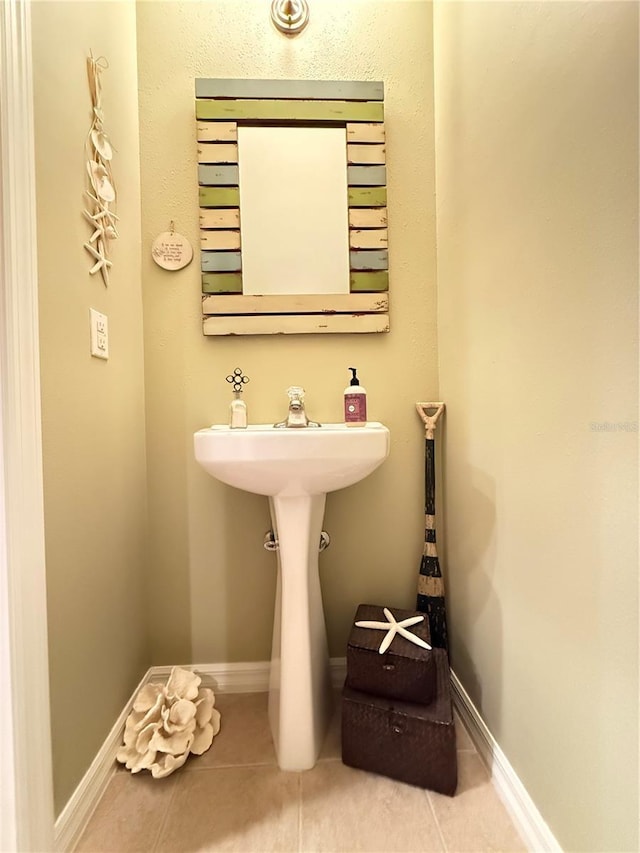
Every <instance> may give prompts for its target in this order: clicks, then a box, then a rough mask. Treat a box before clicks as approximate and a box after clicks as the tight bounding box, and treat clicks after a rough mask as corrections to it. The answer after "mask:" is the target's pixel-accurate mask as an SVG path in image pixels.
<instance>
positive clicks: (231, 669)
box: [55, 658, 562, 853]
mask: <svg viewBox="0 0 640 853" xmlns="http://www.w3.org/2000/svg"><path fill="white" fill-rule="evenodd" d="M330 664H331V681H332V684H333V686H334V688H337V687H342V685H343V684H344V679H345V676H346V671H347V665H346V658H331V661H330ZM269 666H270V664H269V661H255V662H250V663H212V664H193V665H189V666H185V667H184V668H185V669H190V670H193V671H194V672H197V673H198V675H200V676H201V677H202V683H203V685H204V686H210V687H212V688H213V689H214V691H216V692H218V693H261V692H264V691H266V690H268V689H269ZM170 672H171V667H170V666H153V667H151V669H149V670H148V671H147V672H146V673H145V675H144V677H143V678H142V680H141V681H140V684H138V686H137V687H136V689H135V690H134V692H133V693H132V695H131V698H130V699H129V701H128V702H127V704H126V706H125V708H124V709H123V711H122V713H121V714H120V716H119V717H118V719H117V721H116V723H115V725H114V726H113V728H112V729H111V731H110V732H109V734H108V736H107V738H106V740H105V742H104V743H103V744H102V747H101V748H100V750H99V752H98V754H97V755H96V757H95V758H94V760H93V761H92V763H91V766H90V767H89V769H88V770H87V772H86V773H85V775H84V776H83V778H82V781H81V782H80V784H79V785H78V787H77V788H76V790H75V791H74V793H73V795H72V796H71V798H70V799H69V802H68V803H67V804H66V806H65V807H64V809H63V810H62V812H61V814H60V816H59V817H58V819H57V820H56V823H55V850H56V853H65V851H70V850H73V848H74V847H75V845H76V844H77V842H78V839H79V838H80V835H81V834H82V831H83V829H84V827H85V826H86V824H87V822H88V820H89V818H90V817H91V815H92V814H93V811H94V809H95V808H96V806H97V805H98V802H99V801H100V798H101V797H102V795H103V794H104V792H105V789H106V787H107V785H108V784H109V780H110V779H111V776H112V775H113V773H114V770H115V769H116V753H117V751H118V749H119V748H120V745H121V744H122V737H123V733H124V724H125V721H126V719H127V717H128V716H129V714H130V712H131V708H132V706H133V700H134V699H135V697H136V696H137V695H138V692H139V691H140V689H141V688H142V687H144V685H145V684H148V683H149V682H158V681H164V680H166V678H167V677H168V676H169V673H170ZM451 687H452V691H453V703H454V705H455V707H456V710H457V711H458V713H459V715H460V717H461V719H462V722H463V723H464V725H465V726H466V728H467V730H468V732H469V735H470V737H471V739H472V741H473V743H474V745H475V747H476V749H477V750H478V753H479V755H480V757H481V758H482V760H483V762H484V763H485V764H486V766H487V768H488V769H489V771H490V773H491V778H492V781H493V784H494V786H495V788H496V790H497V792H498V794H499V795H500V797H501V799H502V801H503V802H504V804H505V806H506V808H507V810H508V811H509V814H510V816H511V818H512V820H513V821H514V823H515V824H516V826H517V827H518V829H519V831H520V834H521V835H522V837H523V840H524V841H525V842H526V844H527V846H528V847H529V849H530V850H532V851H539V853H543V851H544V853H562V848H561V847H560V845H559V844H558V842H557V841H556V839H555V838H554V836H553V834H552V832H551V830H550V829H549V827H548V826H547V824H546V823H545V822H544V820H543V818H542V816H541V815H540V812H539V811H538V809H537V808H536V806H535V804H534V802H533V800H532V799H531V797H530V796H529V794H528V793H527V791H526V789H525V787H524V785H523V784H522V782H521V781H520V779H519V778H518V776H517V774H516V773H515V771H514V769H513V768H512V767H511V765H510V764H509V762H508V761H507V758H506V756H505V754H504V753H503V752H502V750H501V749H500V747H499V746H498V744H497V742H496V740H495V738H494V737H493V735H492V734H491V732H490V731H489V729H488V728H487V726H486V723H485V722H484V720H483V719H482V717H481V716H480V714H479V713H478V710H477V708H476V707H475V705H474V704H473V702H472V701H471V699H470V698H469V695H468V694H467V692H466V690H465V689H464V687H463V686H462V684H461V683H460V681H459V679H458V677H457V676H456V674H455V673H454V672H452V673H451Z"/></svg>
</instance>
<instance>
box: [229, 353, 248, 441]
mask: <svg viewBox="0 0 640 853" xmlns="http://www.w3.org/2000/svg"><path fill="white" fill-rule="evenodd" d="M226 379H227V382H229V383H230V384H231V385H232V386H233V400H232V401H231V405H230V406H229V426H230V427H231V429H246V428H247V404H246V403H245V401H244V400H243V399H242V397H241V396H240V395H241V394H242V386H243V385H246V384H247V382H248V381H249V377H248V376H244V374H243V373H242V369H241V368H240V367H236V368H235V369H234V371H233V373H231V374H230V375H229V376H227V377H226Z"/></svg>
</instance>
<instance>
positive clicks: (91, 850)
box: [76, 693, 526, 853]
mask: <svg viewBox="0 0 640 853" xmlns="http://www.w3.org/2000/svg"><path fill="white" fill-rule="evenodd" d="M216 705H217V707H218V708H219V710H220V712H221V714H222V728H221V731H220V734H219V735H218V736H217V737H216V738H215V739H214V742H213V745H212V747H211V749H210V750H208V752H206V753H205V754H204V755H202V756H200V757H196V756H190V757H189V759H188V761H187V763H186V764H185V766H184V767H183V768H182V769H181V770H179V771H177V772H176V773H174V774H173V775H172V776H169V777H167V778H166V779H161V780H155V779H152V778H151V777H150V775H149V774H148V773H145V772H142V773H140V774H137V775H135V776H133V775H132V774H130V773H129V772H128V771H126V770H124V769H123V768H120V769H118V770H117V771H116V772H115V774H114V775H113V777H112V779H111V781H110V782H109V785H108V787H107V790H106V792H105V794H104V796H103V798H102V800H101V801H100V803H99V805H98V808H97V809H96V811H95V813H94V815H93V817H92V818H91V820H90V821H89V824H88V826H87V827H86V829H85V832H84V834H83V835H82V837H81V839H80V841H79V843H78V845H77V847H76V851H78V853H80V851H83V853H107V851H109V853H129V851H144V853H147V851H148V853H155V852H156V851H158V853H160V851H162V853H208V851H217V850H234V851H238V853H260V851H287V853H288V852H289V851H345V853H352V851H366V852H367V853H373V851H381V853H404V851H448V853H462V851H469V853H481V852H482V853H484V852H485V851H509V853H511V851H522V850H526V847H525V845H524V844H523V842H522V841H521V839H520V837H519V835H518V833H517V831H516V829H515V827H514V826H513V824H512V822H511V820H510V819H509V816H508V814H507V812H506V811H505V809H504V806H503V805H502V803H501V802H500V800H499V798H498V796H497V794H496V792H495V790H494V788H493V786H492V784H491V782H490V781H489V776H488V774H487V771H486V770H485V769H484V766H483V765H482V763H481V761H480V758H479V757H478V754H477V753H476V751H475V749H474V747H473V744H472V742H471V740H470V739H469V736H468V734H467V732H466V731H465V730H464V728H463V726H462V724H461V723H460V722H459V721H458V720H457V721H456V723H457V740H458V791H457V793H456V796H455V797H453V798H451V797H445V796H441V795H440V794H434V793H432V792H429V791H423V790H421V789H420V788H414V787H412V786H410V785H404V784H402V783H400V782H394V781H392V780H390V779H386V778H384V777H382V776H376V775H374V774H372V773H364V772H363V771H361V770H354V769H352V768H350V767H346V766H345V765H344V764H343V763H342V761H341V760H340V702H339V696H338V695H337V696H336V711H335V714H334V718H333V721H332V724H331V728H330V730H329V733H328V735H327V739H326V742H325V744H324V747H323V750H322V753H321V755H320V760H319V761H318V763H317V764H316V766H315V767H314V768H313V769H312V770H309V771H307V772H305V773H285V772H283V771H281V770H279V768H278V765H277V763H276V758H275V753H274V749H273V744H272V741H271V735H270V732H269V725H268V721H267V694H266V693H237V694H229V693H227V694H224V693H221V694H218V696H216Z"/></svg>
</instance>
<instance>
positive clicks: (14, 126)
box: [0, 0, 53, 851]
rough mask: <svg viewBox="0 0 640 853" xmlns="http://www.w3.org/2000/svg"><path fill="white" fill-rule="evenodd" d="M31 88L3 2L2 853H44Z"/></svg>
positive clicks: (24, 12) (44, 700)
mask: <svg viewBox="0 0 640 853" xmlns="http://www.w3.org/2000/svg"><path fill="white" fill-rule="evenodd" d="M32 89H33V87H32V66H31V19H30V5H29V2H27V0H4V2H3V3H1V4H0V144H1V152H0V153H1V156H0V212H1V216H0V219H1V225H0V421H1V423H2V428H1V433H2V446H1V448H0V455H1V456H2V465H1V466H0V467H1V471H2V481H1V482H0V489H2V492H3V495H2V498H3V500H2V505H1V509H0V541H1V542H2V543H3V544H2V545H1V546H0V550H1V552H2V554H1V557H0V584H1V586H2V590H1V594H0V602H1V606H2V613H1V614H0V615H1V616H2V619H1V620H0V642H2V644H3V646H4V645H6V649H8V653H5V654H4V655H3V656H2V659H1V660H0V677H1V679H2V681H1V683H0V688H1V692H2V699H1V700H0V713H1V718H0V722H1V727H2V743H1V746H2V756H1V760H0V773H1V776H0V788H1V789H2V792H3V793H2V797H1V799H0V807H1V809H2V812H1V814H0V818H1V820H0V825H1V826H2V829H1V830H0V839H1V842H2V845H3V849H9V850H20V851H36V850H38V851H42V850H50V849H51V843H52V837H53V782H52V772H51V733H50V724H49V674H48V650H47V601H46V578H45V562H44V510H43V499H42V440H41V427H40V366H39V347H38V280H37V262H36V202H35V163H34V134H33V92H32ZM5 726H6V729H5ZM7 742H10V746H9V747H7ZM5 747H6V748H7V752H6V753H5Z"/></svg>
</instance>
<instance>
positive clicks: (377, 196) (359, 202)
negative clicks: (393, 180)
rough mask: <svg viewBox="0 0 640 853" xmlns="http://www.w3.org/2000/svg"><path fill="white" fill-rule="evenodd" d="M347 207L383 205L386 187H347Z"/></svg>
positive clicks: (385, 200)
mask: <svg viewBox="0 0 640 853" xmlns="http://www.w3.org/2000/svg"><path fill="white" fill-rule="evenodd" d="M348 193H349V207H385V206H386V204H387V188H386V187H372V188H369V187H349V189H348Z"/></svg>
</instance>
